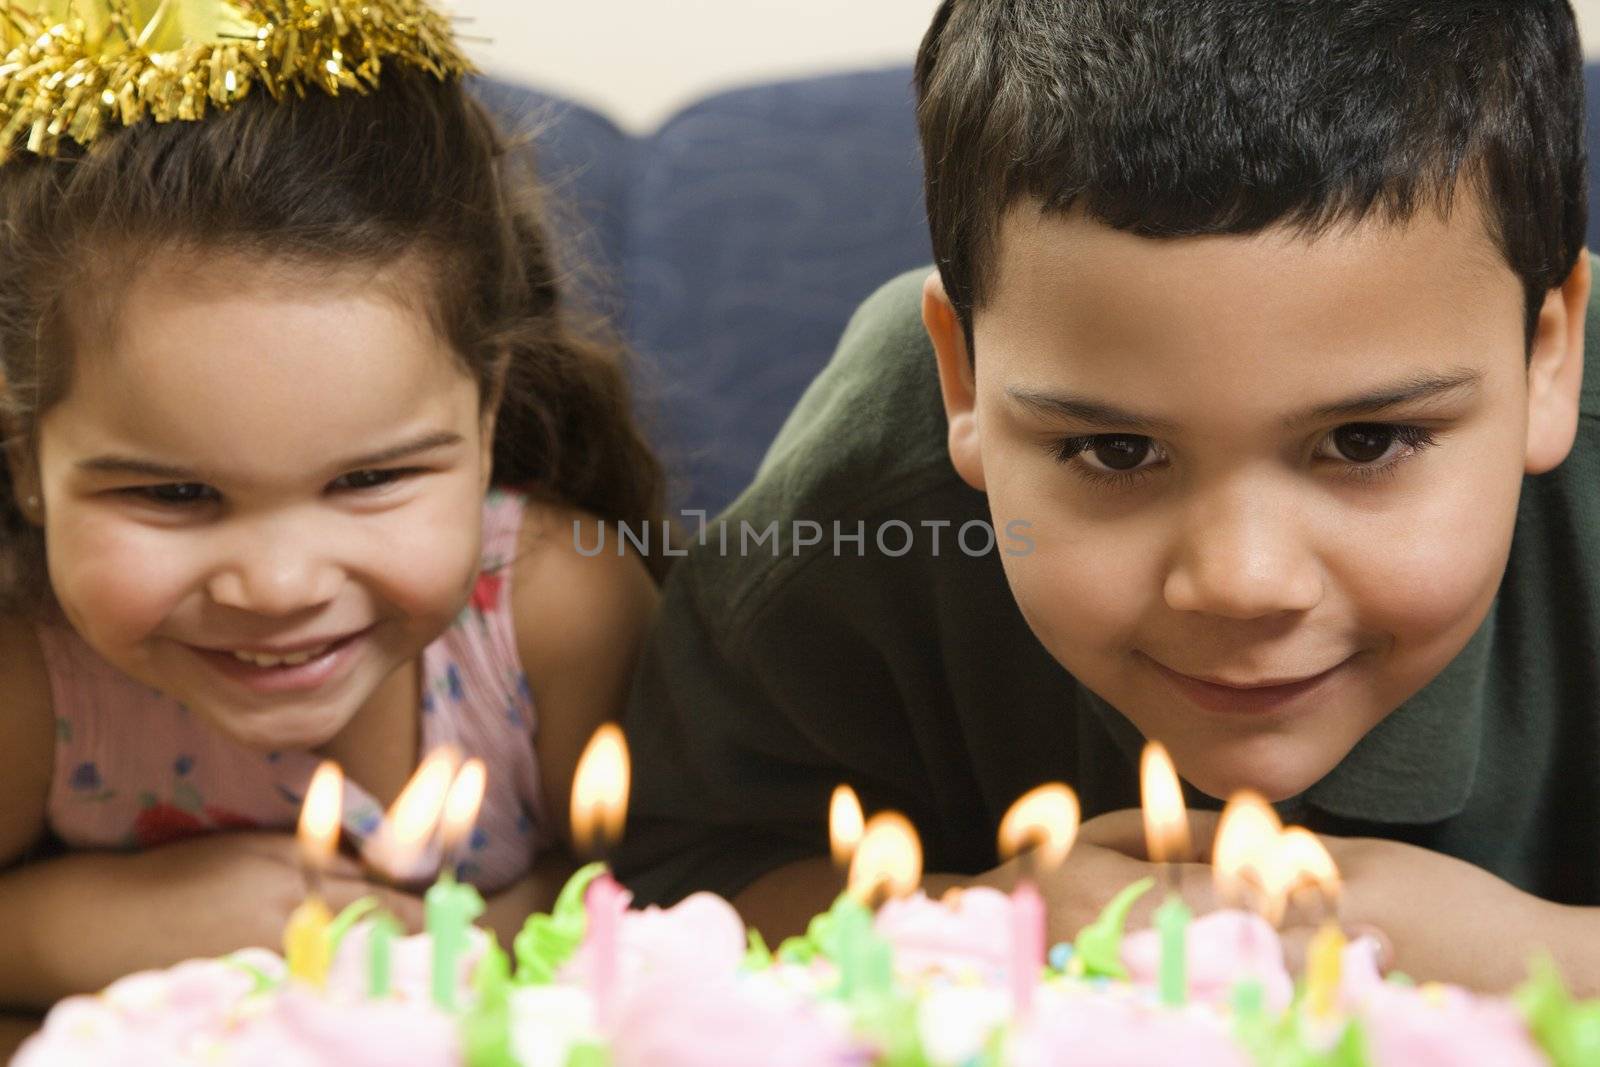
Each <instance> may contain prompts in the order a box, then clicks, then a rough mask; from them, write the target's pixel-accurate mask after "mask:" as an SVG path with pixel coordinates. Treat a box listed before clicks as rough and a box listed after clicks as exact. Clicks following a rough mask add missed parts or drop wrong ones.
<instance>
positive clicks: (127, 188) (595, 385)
mask: <svg viewBox="0 0 1600 1067" xmlns="http://www.w3.org/2000/svg"><path fill="white" fill-rule="evenodd" d="M25 133H26V131H24V134H25ZM540 207H541V204H540V200H539V193H538V189H537V187H536V186H534V185H533V184H532V182H531V180H529V179H528V178H527V177H526V176H525V175H523V174H522V173H521V167H520V164H519V162H518V161H517V160H516V159H515V157H514V156H513V155H512V154H511V153H510V152H509V151H508V148H507V145H506V144H505V142H504V141H503V140H502V138H501V136H500V135H499V134H498V133H497V131H496V130H495V127H494V124H493V122H491V120H490V119H489V116H488V115H487V113H486V112H485V111H484V109H483V108H482V106H480V105H479V104H478V103H477V102H476V101H475V100H473V99H472V98H471V97H469V96H468V95H467V93H466V92H465V90H464V87H463V85H462V83H461V82H460V80H459V79H454V78H452V79H449V80H446V81H440V80H439V79H437V78H435V77H433V76H432V75H429V74H425V73H422V72H419V71H416V70H413V69H411V68H409V67H406V66H404V65H401V64H394V65H393V66H392V68H391V67H386V68H385V70H384V72H383V82H382V87H381V88H380V89H378V90H376V91H374V92H371V93H368V94H362V93H343V94H340V95H339V96H338V97H330V96H328V95H326V94H323V93H320V92H313V93H309V94H307V95H306V96H305V97H304V98H300V99H297V98H295V97H292V96H291V97H288V98H286V99H284V100H281V101H280V100H275V99H273V98H272V97H271V96H270V95H269V94H267V93H265V92H262V93H259V94H254V95H252V96H250V97H247V98H246V99H244V100H242V101H240V102H239V103H238V104H236V105H234V106H233V108H232V109H231V110H229V111H227V112H225V113H220V114H213V115H211V116H210V117H208V118H206V119H205V120H204V121H201V122H171V123H165V124H156V123H153V122H150V121H146V122H143V123H141V124H139V125H137V126H134V127H131V128H127V129H117V130H114V131H109V132H107V133H105V134H103V135H102V136H101V137H100V139H99V140H97V141H96V142H95V144H94V146H93V147H92V148H91V149H88V150H87V151H86V150H84V149H82V148H79V147H77V146H76V145H72V144H70V143H64V144H63V145H62V154H61V155H60V157H59V158H41V157H38V156H33V155H27V154H19V155H18V157H17V158H15V159H13V160H12V161H11V162H9V163H7V164H6V165H5V166H3V167H0V368H3V370H4V383H5V388H4V390H3V391H0V417H3V418H0V422H3V423H4V428H5V429H6V431H7V433H8V438H7V440H6V442H5V443H6V445H7V446H8V447H9V448H12V449H21V450H23V453H24V454H26V452H27V451H28V450H30V449H31V446H32V441H33V436H34V431H35V428H36V427H37V425H38V419H39V417H40V416H41V415H42V414H44V413H45V412H47V411H48V410H49V409H50V407H51V406H52V405H53V404H55V403H56V402H57V401H59V400H60V399H61V398H62V396H64V395H65V391H66V389H67V386H68V384H69V383H70V380H71V373H72V358H71V357H72V350H73V340H74V326H75V325H76V326H77V327H79V328H80V329H82V328H92V326H90V325H89V323H88V322H86V320H92V318H93V316H92V315H91V314H90V313H91V312H92V311H93V310H94V309H95V305H96V304H97V303H105V302H106V297H105V295H104V294H107V293H110V294H115V293H117V292H119V291H120V290H121V288H122V287H123V286H124V285H125V283H126V282H127V281H128V280H129V279H130V278H131V276H132V272H133V271H135V270H137V269H138V267H139V264H140V263H142V262H143V261H144V258H145V256H146V255H147V254H148V253H150V252H153V251H159V250H163V249H175V250H179V251H188V250H193V251H196V252H200V253H223V254H233V253H237V254H243V255H246V256H251V257H256V256H258V257H260V259H261V261H262V264H263V269H268V270H270V269H274V268H275V267H276V268H280V269H281V268H282V267H289V268H291V269H295V270H299V271H303V272H304V274H305V277H306V279H307V284H308V285H314V284H316V279H317V278H318V277H319V276H323V275H325V274H326V273H327V272H328V271H330V270H331V271H336V272H337V271H342V270H345V269H348V268H350V267H354V268H356V269H370V270H373V271H374V272H376V271H377V270H378V269H380V268H382V267H384V266H385V265H387V264H392V263H395V262H397V261H400V260H401V258H402V257H406V256H411V257H413V258H414V259H416V260H417V261H418V262H420V263H421V264H422V265H423V266H424V268H425V277H424V279H423V281H424V289H423V291H421V292H419V293H418V294H416V299H417V301H418V304H419V306H420V307H423V308H424V309H425V310H426V311H427V312H428V313H429V314H430V316H431V319H432V321H433V323H434V325H435V328H436V329H438V331H439V332H440V334H441V336H443V337H444V338H446V339H447V340H448V341H449V342H450V347H451V349H452V350H453V351H454V352H455V353H456V355H457V356H458V358H459V359H460V362H461V366H462V369H463V370H464V371H465V372H466V373H468V374H469V375H470V376H471V377H472V378H473V379H474V381H476V382H477V384H478V387H479V395H480V396H481V397H483V398H484V400H485V402H488V401H489V400H490V399H492V392H493V390H494V388H495V387H496V384H497V382H496V379H497V377H498V376H499V375H498V371H499V368H500V367H501V366H502V365H503V366H504V367H505V373H504V381H503V399H502V400H501V403H500V407H499V409H498V410H499V417H498V421H497V423H496V430H495V442H494V470H493V480H494V482H495V483H496V484H497V485H503V486H512V487H517V488H520V489H524V490H528V491H531V492H535V493H539V494H543V495H546V496H549V497H552V498H555V499H558V500H560V501H563V502H566V503H569V504H572V505H576V506H578V507H581V508H584V509H586V510H588V511H591V512H593V513H595V514H597V515H600V516H602V517H604V518H606V519H609V520H619V521H626V522H629V523H634V524H637V523H640V522H644V521H658V520H659V518H660V512H661V507H662V478H661V471H660V468H659V466H658V464H657V461H656V459H655V457H654V456H653V455H652V453H651V451H650V449H649V448H648V446H647V445H646V443H645V441H644V439H643V437H642V436H641V434H640V432H639V430H638V428H637V426H636V425H635V421H634V418H633V415H632V410H631V407H630V397H629V389H628V384H627V379H626V377H625V374H624V363H625V359H624V353H623V351H622V349H621V347H620V346H619V345H618V344H617V343H616V342H615V341H613V340H611V339H609V335H608V334H607V333H606V332H605V331H604V330H603V329H598V328H597V327H596V324H594V323H592V322H590V321H587V320H586V319H584V318H583V317H581V316H578V315H577V314H576V313H575V312H574V309H573V308H572V306H571V305H570V303H569V302H568V301H567V300H566V299H565V295H564V293H563V291H562V287H561V285H560V284H559V282H560V277H559V267H558V264H557V257H556V255H555V253H554V251H553V249H552V248H551V246H550V242H549V238H548V235H547V231H546V229H545V227H544V225H543V224H542V222H541V219H540V210H539V209H540ZM110 302H111V303H112V304H114V303H115V299H114V297H113V298H112V299H111V301H110ZM328 358H330V359H336V358H338V353H337V352H330V353H329V356H328ZM653 562H657V563H658V562H659V561H653ZM44 578H45V572H44V567H43V539H42V536H41V534H40V531H39V530H38V529H37V528H36V527H34V526H32V525H31V524H29V523H28V522H27V520H26V519H25V518H24V516H23V514H22V512H21V511H20V509H19V508H18V506H17V501H16V500H15V492H14V487H13V486H12V483H11V477H10V473H9V471H8V470H7V468H6V466H5V465H4V464H0V608H3V609H7V610H21V611H32V610H37V609H39V608H41V607H43V606H45V605H46V604H47V603H48V596H47V593H48V589H47V587H46V584H45V580H44Z"/></svg>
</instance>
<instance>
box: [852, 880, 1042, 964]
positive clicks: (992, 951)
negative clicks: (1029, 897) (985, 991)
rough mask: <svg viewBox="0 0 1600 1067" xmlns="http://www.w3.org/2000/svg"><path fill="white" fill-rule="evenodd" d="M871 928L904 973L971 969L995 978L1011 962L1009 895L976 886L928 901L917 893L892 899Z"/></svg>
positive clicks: (879, 912) (880, 910)
mask: <svg viewBox="0 0 1600 1067" xmlns="http://www.w3.org/2000/svg"><path fill="white" fill-rule="evenodd" d="M873 929H874V930H876V931H877V933H878V935H879V936H880V937H882V938H884V939H885V940H886V941H888V942H889V944H890V945H891V946H892V947H893V949H894V958H895V967H896V968H897V969H899V970H901V971H903V972H907V971H908V972H912V973H926V972H945V973H950V974H962V973H973V974H977V975H981V976H983V977H985V978H988V979H991V980H995V981H998V980H1000V979H1001V977H1003V976H1004V975H1005V974H1006V969H1007V968H1008V967H1009V966H1010V961H1011V938H1012V933H1011V897H1010V896H1009V895H1008V894H1006V893H1002V892H1000V891H999V890H997V889H989V888H987V887H984V886H977V887H974V888H972V889H963V890H960V891H959V892H956V893H954V894H952V895H951V898H950V899H949V900H947V901H934V900H929V899H928V897H927V895H926V894H924V893H922V892H920V891H919V892H916V893H913V894H912V895H911V896H908V897H901V898H899V899H897V900H891V901H889V902H888V903H887V904H885V905H884V906H883V907H882V908H880V909H879V911H878V917H877V919H876V920H875V921H874V923H873Z"/></svg>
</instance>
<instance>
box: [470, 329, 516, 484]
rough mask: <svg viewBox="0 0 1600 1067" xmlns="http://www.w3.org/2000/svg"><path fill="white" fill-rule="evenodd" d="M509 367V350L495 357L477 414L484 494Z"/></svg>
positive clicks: (492, 469) (488, 482)
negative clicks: (481, 404) (481, 405)
mask: <svg viewBox="0 0 1600 1067" xmlns="http://www.w3.org/2000/svg"><path fill="white" fill-rule="evenodd" d="M510 367H511V350H510V349H509V348H508V349H506V350H505V351H503V352H501V353H500V355H498V356H497V357H495V361H494V366H493V367H491V368H490V370H489V382H488V388H487V389H486V390H484V394H483V407H482V408H481V409H480V411H479V413H478V435H479V436H478V448H479V450H480V455H481V462H480V464H479V470H481V471H482V474H481V476H480V477H481V480H482V482H483V485H482V489H483V491H484V492H485V493H487V492H488V491H489V484H490V480H491V478H492V476H493V474H494V430H495V424H496V422H497V421H498V417H499V414H500V402H501V401H502V400H503V399H504V398H505V395H506V374H507V373H508V372H509V369H510Z"/></svg>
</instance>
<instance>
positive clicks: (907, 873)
mask: <svg viewBox="0 0 1600 1067" xmlns="http://www.w3.org/2000/svg"><path fill="white" fill-rule="evenodd" d="M921 881H922V842H921V841H920V840H919V839H918V838H917V831H916V829H915V828H914V827H913V826H912V825H911V820H910V819H908V818H906V817H905V816H904V815H901V814H900V813H899V812H898V811H880V812H879V813H878V814H876V815H874V816H873V817H872V818H870V819H868V820H867V824H866V827H865V828H864V829H863V831H862V833H861V845H860V847H858V848H857V849H856V854H855V858H854V859H853V860H851V861H850V881H849V892H850V895H851V896H853V897H855V898H857V899H858V900H861V901H864V902H865V903H866V904H867V905H868V906H869V907H870V906H871V905H872V904H873V903H874V902H875V899H876V898H877V896H878V895H879V893H880V891H881V892H882V893H883V895H885V896H890V897H900V896H905V895H906V894H907V893H910V892H912V891H913V890H915V889H916V888H917V886H918V884H920V883H921Z"/></svg>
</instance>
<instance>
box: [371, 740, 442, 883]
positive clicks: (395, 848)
mask: <svg viewBox="0 0 1600 1067" xmlns="http://www.w3.org/2000/svg"><path fill="white" fill-rule="evenodd" d="M460 768H461V754H460V753H459V752H458V751H457V750H456V749H455V748H454V747H452V746H450V745H443V746H441V747H439V748H436V749H434V750H433V751H431V752H429V753H428V754H427V755H426V756H424V757H423V758H422V761H421V762H420V763H418V764H417V769H416V770H415V771H413V772H412V774H411V778H410V779H409V780H408V781H407V782H406V786H405V788H404V789H402V790H401V791H400V795H399V796H398V797H396V798H395V800H394V803H393V804H391V805H389V810H388V812H387V813H386V814H385V816H384V819H383V823H382V824H381V825H380V826H379V827H378V832H377V833H376V834H374V835H373V837H372V840H370V841H369V842H368V843H367V844H366V845H365V846H364V847H363V848H362V850H361V854H362V858H363V859H365V860H366V861H367V862H368V863H370V864H371V865H372V866H373V867H374V868H376V869H377V870H379V871H381V872H382V873H383V874H384V875H385V876H386V877H387V878H388V879H389V880H390V881H391V882H393V883H395V884H396V885H412V886H420V885H422V884H424V883H426V882H427V881H428V880H429V879H430V878H434V877H436V876H437V867H438V861H437V859H436V858H435V857H433V856H431V855H430V850H431V848H432V846H433V843H434V836H435V834H436V832H437V830H438V827H439V817H440V815H441V814H442V813H443V811H444V804H445V797H446V795H447V794H448V793H449V792H450V784H451V783H452V782H454V781H455V778H456V772H457V771H458V770H460Z"/></svg>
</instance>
